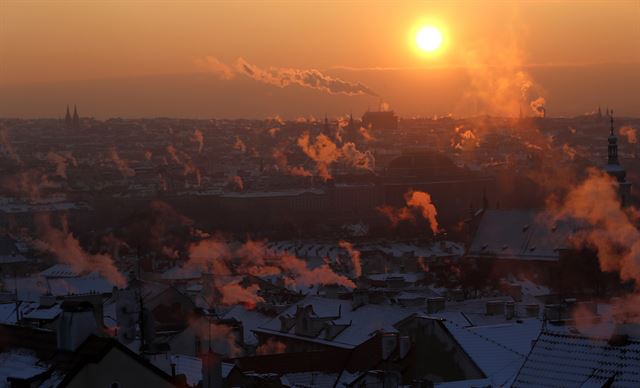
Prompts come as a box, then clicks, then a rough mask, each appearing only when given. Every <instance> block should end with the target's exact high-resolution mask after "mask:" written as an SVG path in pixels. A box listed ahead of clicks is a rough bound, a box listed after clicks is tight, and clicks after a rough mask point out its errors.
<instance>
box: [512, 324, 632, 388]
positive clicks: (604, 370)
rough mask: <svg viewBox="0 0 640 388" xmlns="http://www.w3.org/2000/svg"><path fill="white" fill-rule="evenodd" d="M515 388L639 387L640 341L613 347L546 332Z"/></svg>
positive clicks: (589, 339)
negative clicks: (543, 387)
mask: <svg viewBox="0 0 640 388" xmlns="http://www.w3.org/2000/svg"><path fill="white" fill-rule="evenodd" d="M609 383H612V384H609ZM513 386H514V387H542V386H547V387H550V386H553V387H559V388H562V387H567V388H569V387H578V386H580V387H584V386H589V387H603V386H613V387H623V388H626V387H629V388H631V387H639V386H640V342H637V341H627V342H623V343H620V344H610V343H609V341H608V340H607V339H596V338H589V337H586V336H578V335H569V334H561V333H555V332H549V331H544V332H542V333H541V334H540V336H539V337H538V339H537V340H536V343H535V345H534V346H533V349H532V350H531V353H530V354H529V355H528V357H527V359H526V361H525V362H524V365H523V366H522V369H521V370H520V372H519V373H518V375H517V377H516V379H515V381H514V384H513Z"/></svg>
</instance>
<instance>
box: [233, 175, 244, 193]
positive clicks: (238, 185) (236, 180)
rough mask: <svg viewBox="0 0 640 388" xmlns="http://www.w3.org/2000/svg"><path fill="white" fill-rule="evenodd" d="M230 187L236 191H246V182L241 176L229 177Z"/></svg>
mask: <svg viewBox="0 0 640 388" xmlns="http://www.w3.org/2000/svg"><path fill="white" fill-rule="evenodd" d="M229 185H230V186H231V188H232V190H234V191H243V190H244V181H243V180H242V177H240V176H239V175H233V176H230V177H229Z"/></svg>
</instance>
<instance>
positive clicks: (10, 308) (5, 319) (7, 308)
mask: <svg viewBox="0 0 640 388" xmlns="http://www.w3.org/2000/svg"><path fill="white" fill-rule="evenodd" d="M38 305H39V303H36V302H20V303H19V304H18V309H19V311H20V315H21V316H22V315H23V314H25V313H27V312H29V311H32V310H34V309H35V308H37V307H38ZM0 323H3V324H11V325H13V324H15V323H16V303H15V302H11V303H1V304H0Z"/></svg>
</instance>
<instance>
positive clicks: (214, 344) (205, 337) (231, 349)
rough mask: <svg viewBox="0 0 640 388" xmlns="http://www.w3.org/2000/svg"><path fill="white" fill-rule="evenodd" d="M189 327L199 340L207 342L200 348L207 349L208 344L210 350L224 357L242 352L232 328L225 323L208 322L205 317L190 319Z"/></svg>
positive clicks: (238, 354)
mask: <svg viewBox="0 0 640 388" xmlns="http://www.w3.org/2000/svg"><path fill="white" fill-rule="evenodd" d="M189 327H190V328H191V329H192V330H193V332H194V334H195V335H196V337H198V338H200V341H206V342H208V344H207V345H208V346H203V347H202V350H203V351H207V350H208V348H209V346H211V348H212V350H213V351H215V352H216V353H218V354H221V355H223V356H225V357H239V356H241V355H242V354H243V351H242V348H240V346H238V343H237V339H236V336H237V335H238V334H237V332H235V331H234V329H233V328H232V327H231V326H229V325H225V324H221V323H215V322H210V321H209V320H208V319H207V318H206V317H205V318H201V319H191V320H190V321H189Z"/></svg>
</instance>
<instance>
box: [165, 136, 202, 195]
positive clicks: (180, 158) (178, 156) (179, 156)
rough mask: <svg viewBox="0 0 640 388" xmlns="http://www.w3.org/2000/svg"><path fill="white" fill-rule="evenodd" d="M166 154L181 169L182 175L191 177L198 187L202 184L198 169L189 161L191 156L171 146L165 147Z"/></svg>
mask: <svg viewBox="0 0 640 388" xmlns="http://www.w3.org/2000/svg"><path fill="white" fill-rule="evenodd" d="M167 152H168V153H169V155H170V156H171V159H172V160H173V161H174V162H175V163H176V164H178V165H179V166H181V167H182V169H183V175H184V176H188V175H193V176H195V178H196V182H197V185H198V186H200V185H201V184H202V177H201V175H200V169H198V167H196V165H195V164H193V162H192V160H191V156H189V154H187V153H186V152H183V151H180V150H178V149H177V148H176V147H174V146H173V144H169V145H168V146H167Z"/></svg>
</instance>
